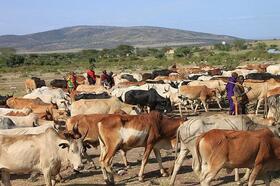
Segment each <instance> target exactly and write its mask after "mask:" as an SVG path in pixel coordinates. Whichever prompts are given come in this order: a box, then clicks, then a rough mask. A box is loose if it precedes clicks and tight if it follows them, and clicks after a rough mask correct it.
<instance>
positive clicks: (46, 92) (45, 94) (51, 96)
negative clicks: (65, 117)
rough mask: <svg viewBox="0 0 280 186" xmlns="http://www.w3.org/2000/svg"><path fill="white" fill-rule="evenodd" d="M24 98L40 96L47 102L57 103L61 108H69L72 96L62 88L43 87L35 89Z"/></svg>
mask: <svg viewBox="0 0 280 186" xmlns="http://www.w3.org/2000/svg"><path fill="white" fill-rule="evenodd" d="M23 98H29V99H36V98H40V99H41V100H42V101H43V102H45V103H55V104H57V106H58V108H59V109H64V110H67V109H68V107H69V105H70V97H69V95H68V94H67V93H65V92H64V91H63V90H62V89H61V88H57V89H53V88H49V87H41V88H37V89H35V90H33V91H32V92H31V93H30V94H27V95H25V96H23Z"/></svg>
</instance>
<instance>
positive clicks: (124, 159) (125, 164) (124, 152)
mask: <svg viewBox="0 0 280 186" xmlns="http://www.w3.org/2000/svg"><path fill="white" fill-rule="evenodd" d="M120 152H121V156H122V159H123V163H124V166H125V167H126V168H127V169H129V168H130V166H129V165H128V161H127V158H126V151H124V150H122V149H121V150H120Z"/></svg>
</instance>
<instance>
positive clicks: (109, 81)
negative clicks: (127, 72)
mask: <svg viewBox="0 0 280 186" xmlns="http://www.w3.org/2000/svg"><path fill="white" fill-rule="evenodd" d="M108 83H109V85H110V88H112V87H113V86H115V80H114V77H113V72H109V74H108Z"/></svg>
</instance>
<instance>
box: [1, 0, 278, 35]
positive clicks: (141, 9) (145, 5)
mask: <svg viewBox="0 0 280 186" xmlns="http://www.w3.org/2000/svg"><path fill="white" fill-rule="evenodd" d="M76 25H108V26H145V25H148V26H161V27H170V28H179V29H185V30H192V31H200V32H209V33H214V34H226V35H232V36H238V37H242V38H248V39H267V38H280V0H141V1H140V0H0V35H4V34H27V33H34V32H40V31H46V30H51V29H57V28H62V27H67V26H76Z"/></svg>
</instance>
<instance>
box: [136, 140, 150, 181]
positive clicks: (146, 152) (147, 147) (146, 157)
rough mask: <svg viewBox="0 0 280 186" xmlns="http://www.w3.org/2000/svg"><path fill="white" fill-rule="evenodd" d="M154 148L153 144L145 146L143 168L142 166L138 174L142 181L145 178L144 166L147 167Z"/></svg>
mask: <svg viewBox="0 0 280 186" xmlns="http://www.w3.org/2000/svg"><path fill="white" fill-rule="evenodd" d="M152 149H153V146H152V145H151V144H149V145H147V146H146V148H145V151H144V154H143V158H142V163H141V168H140V171H139V174H138V176H139V181H140V182H142V181H143V180H144V179H143V173H144V168H145V165H146V164H147V161H148V158H149V156H150V153H151V151H152Z"/></svg>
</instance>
